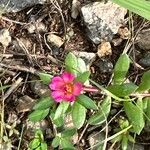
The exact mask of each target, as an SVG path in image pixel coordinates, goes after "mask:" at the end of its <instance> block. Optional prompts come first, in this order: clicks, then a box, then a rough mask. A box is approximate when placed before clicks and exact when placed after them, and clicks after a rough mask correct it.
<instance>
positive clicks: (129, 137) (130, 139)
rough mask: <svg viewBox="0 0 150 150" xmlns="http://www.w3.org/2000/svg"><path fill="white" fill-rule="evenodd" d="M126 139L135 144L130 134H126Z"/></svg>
mask: <svg viewBox="0 0 150 150" xmlns="http://www.w3.org/2000/svg"><path fill="white" fill-rule="evenodd" d="M127 137H128V140H129V141H130V142H132V143H135V139H134V138H133V137H132V136H131V135H130V134H128V135H127Z"/></svg>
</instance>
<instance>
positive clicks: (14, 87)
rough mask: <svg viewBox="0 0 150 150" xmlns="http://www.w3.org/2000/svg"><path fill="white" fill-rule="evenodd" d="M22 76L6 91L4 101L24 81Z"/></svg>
mask: <svg viewBox="0 0 150 150" xmlns="http://www.w3.org/2000/svg"><path fill="white" fill-rule="evenodd" d="M22 80H23V79H22V78H18V79H17V80H16V81H15V82H14V83H13V84H12V86H11V87H10V88H9V89H8V90H7V92H6V93H5V95H4V96H3V98H2V99H3V101H5V100H6V99H7V98H8V97H9V95H10V94H11V93H12V92H13V91H14V90H15V89H16V88H17V87H18V86H19V85H20V83H21V82H22Z"/></svg>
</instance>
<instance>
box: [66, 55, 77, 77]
mask: <svg viewBox="0 0 150 150" xmlns="http://www.w3.org/2000/svg"><path fill="white" fill-rule="evenodd" d="M65 66H66V70H67V71H68V72H71V73H74V74H77V72H78V61H77V57H76V56H75V55H74V54H73V53H71V52H70V53H69V54H68V55H67V56H66V59H65Z"/></svg>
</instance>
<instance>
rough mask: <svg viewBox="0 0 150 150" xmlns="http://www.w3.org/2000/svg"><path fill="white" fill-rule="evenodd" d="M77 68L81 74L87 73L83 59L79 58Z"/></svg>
mask: <svg viewBox="0 0 150 150" xmlns="http://www.w3.org/2000/svg"><path fill="white" fill-rule="evenodd" d="M77 68H78V73H79V74H80V73H83V72H85V71H87V67H86V64H85V62H84V60H83V59H81V58H77Z"/></svg>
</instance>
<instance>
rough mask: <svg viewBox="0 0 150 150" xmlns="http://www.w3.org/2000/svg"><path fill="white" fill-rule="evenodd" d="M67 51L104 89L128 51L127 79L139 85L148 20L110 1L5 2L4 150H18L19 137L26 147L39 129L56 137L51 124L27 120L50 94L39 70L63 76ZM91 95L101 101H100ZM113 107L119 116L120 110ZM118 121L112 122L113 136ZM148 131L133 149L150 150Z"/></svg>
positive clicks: (0, 14)
mask: <svg viewBox="0 0 150 150" xmlns="http://www.w3.org/2000/svg"><path fill="white" fill-rule="evenodd" d="M69 51H72V52H73V53H74V54H75V55H77V56H78V57H82V58H83V59H84V60H85V61H86V64H87V66H88V67H89V69H90V71H91V78H92V79H93V80H95V81H96V82H97V83H99V84H100V85H103V86H105V87H106V86H107V85H109V83H110V81H111V75H112V71H113V67H114V65H115V63H116V61H117V59H118V57H119V55H120V54H121V53H122V52H123V51H127V52H128V54H129V56H130V58H131V59H132V61H133V63H132V68H131V69H130V73H129V74H128V77H129V78H130V79H131V80H134V82H137V83H138V79H139V76H141V73H142V72H144V71H145V70H148V69H149V68H150V22H149V21H147V20H144V19H143V18H141V17H139V16H137V15H135V14H130V13H129V12H127V10H126V9H124V8H121V7H119V6H118V5H115V4H113V3H111V2H107V3H105V2H94V1H92V0H88V1H84V0H73V1H68V0H57V1H56V0H49V1H48V0H47V1H46V0H35V1H28V0H1V1H0V85H1V87H2V86H3V88H1V87H0V94H1V98H3V99H4V100H5V107H4V109H3V108H1V105H0V108H1V109H0V111H1V113H2V110H4V113H5V118H4V120H5V123H6V124H7V126H6V128H5V133H7V134H6V135H7V136H6V135H5V141H6V142H5V145H3V147H5V148H3V149H5V150H10V149H14V150H16V149H17V147H18V145H19V142H20V139H19V138H20V137H22V138H21V148H20V149H21V150H25V149H27V147H28V143H29V141H30V140H31V139H32V138H33V136H34V129H35V128H38V127H41V128H42V130H43V131H44V133H45V140H47V141H50V140H51V139H52V138H53V136H54V135H53V131H52V130H51V123H50V122H49V120H43V121H41V122H38V123H36V124H33V123H32V122H30V121H29V120H28V119H27V116H28V113H29V112H30V111H31V109H32V106H33V105H34V104H35V102H36V99H37V98H39V96H41V95H43V94H46V92H47V90H48V87H46V86H44V85H43V84H42V83H41V82H40V81H39V79H38V77H37V76H36V72H38V71H46V72H48V73H50V74H57V73H59V72H60V71H61V70H62V69H63V61H64V58H65V56H66V54H67V53H68V52H69ZM90 96H91V97H93V98H94V99H95V100H97V101H98V100H99V99H100V98H101V97H102V95H98V94H93V95H90ZM1 102H2V101H0V103H1ZM113 109H114V114H112V115H115V114H116V112H117V111H118V108H115V107H114V108H113ZM119 115H120V114H119ZM117 117H119V116H116V118H115V119H114V120H113V121H112V123H111V124H112V129H110V133H113V127H114V125H115V120H116V119H117ZM1 121H2V118H1ZM67 125H68V126H69V123H68V124H67ZM82 130H83V129H81V132H82ZM100 130H101V128H100V127H98V126H96V127H92V126H89V127H87V129H86V131H85V133H84V134H83V136H82V139H81V140H80V143H79V144H78V145H77V147H78V149H83V150H85V149H87V148H90V147H92V146H93V145H95V144H96V143H97V142H98V141H99V140H101V139H103V138H104V133H102V132H99V131H100ZM81 132H79V135H80V133H81ZM148 133H150V131H149V130H148V129H145V130H144V131H143V133H142V134H141V135H140V136H139V137H137V143H136V144H135V150H144V148H145V149H146V150H148V148H149V147H150V138H149V136H148ZM74 140H76V139H74ZM0 145H1V143H0ZM110 146H111V145H110ZM10 147H12V148H10ZM50 149H52V148H50ZM91 149H92V148H91ZM112 149H113V148H112ZM114 149H117V148H114ZM131 149H132V146H131Z"/></svg>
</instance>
